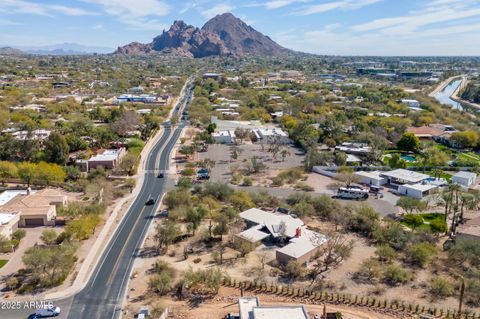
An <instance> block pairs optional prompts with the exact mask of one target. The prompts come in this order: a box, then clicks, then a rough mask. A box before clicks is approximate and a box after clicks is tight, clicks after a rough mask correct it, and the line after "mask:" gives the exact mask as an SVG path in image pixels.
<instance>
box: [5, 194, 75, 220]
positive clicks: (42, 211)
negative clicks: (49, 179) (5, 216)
mask: <svg viewBox="0 0 480 319" xmlns="http://www.w3.org/2000/svg"><path fill="white" fill-rule="evenodd" d="M66 204H67V197H66V196H65V195H63V194H62V193H61V192H60V191H58V190H56V189H48V188H47V189H42V190H39V191H37V192H27V193H26V194H25V193H20V194H17V195H16V196H15V197H13V198H12V199H11V200H9V201H8V202H7V203H5V204H4V205H3V206H2V207H0V209H1V211H3V212H9V213H18V214H19V220H18V226H19V227H29V226H55V218H56V216H57V206H63V205H66Z"/></svg>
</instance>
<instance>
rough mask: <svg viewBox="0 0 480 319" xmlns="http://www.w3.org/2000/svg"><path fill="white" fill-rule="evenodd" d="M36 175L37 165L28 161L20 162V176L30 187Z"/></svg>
mask: <svg viewBox="0 0 480 319" xmlns="http://www.w3.org/2000/svg"><path fill="white" fill-rule="evenodd" d="M36 175H37V165H35V164H33V163H28V162H24V163H20V164H18V176H19V177H20V179H21V180H22V181H23V182H24V183H26V184H27V186H28V187H30V185H31V184H32V182H33V180H34V178H35V177H36Z"/></svg>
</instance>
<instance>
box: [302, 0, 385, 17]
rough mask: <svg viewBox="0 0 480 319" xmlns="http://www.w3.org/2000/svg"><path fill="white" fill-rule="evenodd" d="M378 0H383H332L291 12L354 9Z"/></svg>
mask: <svg viewBox="0 0 480 319" xmlns="http://www.w3.org/2000/svg"><path fill="white" fill-rule="evenodd" d="M380 1H383V0H340V1H332V2H326V3H321V4H315V5H309V6H305V7H304V8H302V9H299V10H296V11H294V12H293V14H294V15H300V16H305V15H312V14H318V13H324V12H327V11H332V10H337V9H341V10H356V9H360V8H363V7H366V6H369V5H372V4H374V3H377V2H380Z"/></svg>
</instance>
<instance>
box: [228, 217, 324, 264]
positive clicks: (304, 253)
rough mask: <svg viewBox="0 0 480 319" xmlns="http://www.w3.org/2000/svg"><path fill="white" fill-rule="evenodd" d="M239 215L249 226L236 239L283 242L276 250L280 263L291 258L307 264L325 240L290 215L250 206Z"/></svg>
mask: <svg viewBox="0 0 480 319" xmlns="http://www.w3.org/2000/svg"><path fill="white" fill-rule="evenodd" d="M240 218H242V219H243V220H244V221H245V223H246V224H247V227H248V228H247V229H246V230H244V231H243V232H241V233H239V234H238V235H237V237H238V238H241V239H243V240H247V241H249V242H251V243H253V244H259V243H260V242H261V241H264V240H268V241H271V242H275V243H278V244H280V245H283V244H284V243H286V245H284V246H283V247H279V248H278V249H277V250H276V259H277V261H278V262H279V263H280V264H287V263H288V262H289V261H291V260H295V261H298V262H300V263H303V264H306V263H308V262H309V261H310V259H311V258H312V257H313V256H314V255H315V254H316V253H318V252H319V251H320V249H321V247H322V245H323V244H324V243H326V242H327V240H328V238H327V237H326V236H325V235H323V234H320V233H317V232H314V231H311V230H309V229H308V228H307V226H306V225H305V224H304V223H303V221H302V220H300V219H299V218H296V217H293V216H292V215H288V214H282V213H278V212H266V211H263V210H261V209H258V208H251V209H248V210H246V211H244V212H242V213H240Z"/></svg>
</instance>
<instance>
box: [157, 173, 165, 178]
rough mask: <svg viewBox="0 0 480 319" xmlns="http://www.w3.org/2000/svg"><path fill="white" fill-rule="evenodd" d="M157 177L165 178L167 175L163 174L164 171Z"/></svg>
mask: <svg viewBox="0 0 480 319" xmlns="http://www.w3.org/2000/svg"><path fill="white" fill-rule="evenodd" d="M157 177H158V178H164V177H165V174H163V173H160V174H158V176H157Z"/></svg>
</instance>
